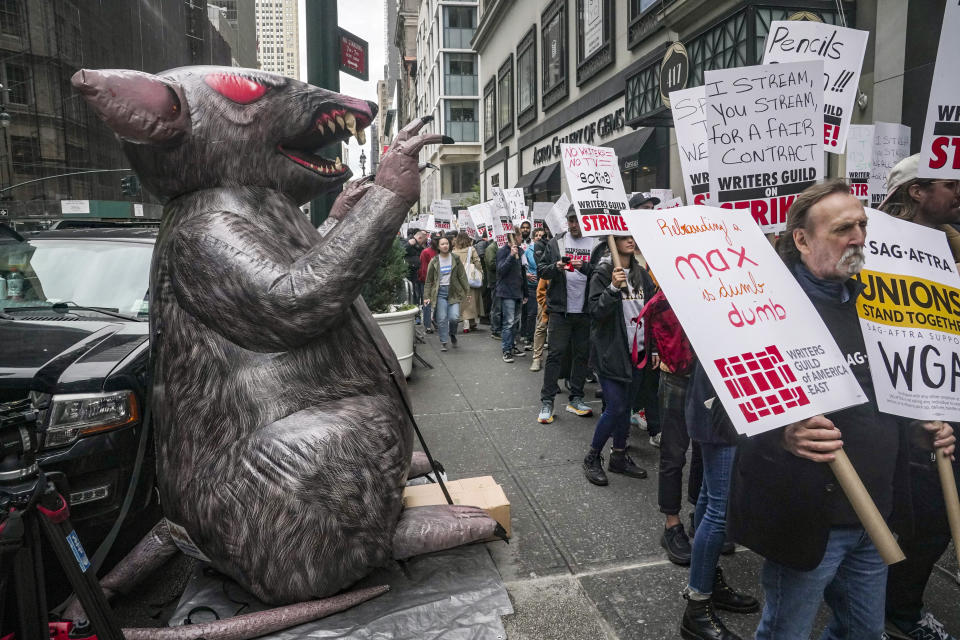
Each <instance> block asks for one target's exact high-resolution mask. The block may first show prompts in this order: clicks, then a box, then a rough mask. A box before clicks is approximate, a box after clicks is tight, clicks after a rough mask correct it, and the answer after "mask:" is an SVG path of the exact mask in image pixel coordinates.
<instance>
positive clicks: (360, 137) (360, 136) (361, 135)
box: [356, 129, 367, 145]
mask: <svg viewBox="0 0 960 640" xmlns="http://www.w3.org/2000/svg"><path fill="white" fill-rule="evenodd" d="M356 138H357V142H359V143H360V144H361V145H364V144H367V134H366V132H364V130H363V129H360V130H359V131H357V132H356Z"/></svg>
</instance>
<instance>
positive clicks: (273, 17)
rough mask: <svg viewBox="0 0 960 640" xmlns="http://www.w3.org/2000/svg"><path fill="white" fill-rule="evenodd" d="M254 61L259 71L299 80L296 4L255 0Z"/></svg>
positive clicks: (278, 0) (288, 1) (280, 0)
mask: <svg viewBox="0 0 960 640" xmlns="http://www.w3.org/2000/svg"><path fill="white" fill-rule="evenodd" d="M256 1H257V6H256V11H257V57H258V58H259V60H260V68H261V69H263V70H264V71H271V72H273V73H279V74H281V75H285V76H288V77H290V78H299V77H300V44H299V43H300V37H299V20H298V17H297V0H256Z"/></svg>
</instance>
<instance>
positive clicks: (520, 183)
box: [513, 167, 543, 189]
mask: <svg viewBox="0 0 960 640" xmlns="http://www.w3.org/2000/svg"><path fill="white" fill-rule="evenodd" d="M542 170H543V167H537V168H536V169H534V170H533V171H529V172H527V173H525V174H523V175H522V176H520V179H519V180H517V184H515V185H513V188H514V189H527V188H529V187H530V185H532V184H533V181H534V180H536V178H537V176H538V175H540V172H541V171H542Z"/></svg>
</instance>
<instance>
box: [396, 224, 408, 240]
mask: <svg viewBox="0 0 960 640" xmlns="http://www.w3.org/2000/svg"><path fill="white" fill-rule="evenodd" d="M409 228H410V225H408V224H407V223H406V222H404V223H403V224H402V225H400V231H398V232H397V235H399V236H400V237H401V238H406V237H407V229H409Z"/></svg>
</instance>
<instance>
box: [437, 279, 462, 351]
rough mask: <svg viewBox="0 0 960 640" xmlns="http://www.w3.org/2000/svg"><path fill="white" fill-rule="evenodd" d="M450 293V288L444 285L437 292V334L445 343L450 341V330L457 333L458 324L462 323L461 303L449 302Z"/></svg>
mask: <svg viewBox="0 0 960 640" xmlns="http://www.w3.org/2000/svg"><path fill="white" fill-rule="evenodd" d="M449 291H450V287H449V286H447V285H442V286H441V287H440V288H439V289H438V290H437V334H438V335H439V336H440V342H443V343H446V342H447V341H448V340H450V328H451V327H452V328H453V330H454V331H456V330H457V323H458V322H460V303H459V302H454V303H453V304H451V303H449V302H447V293H448V292H449Z"/></svg>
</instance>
